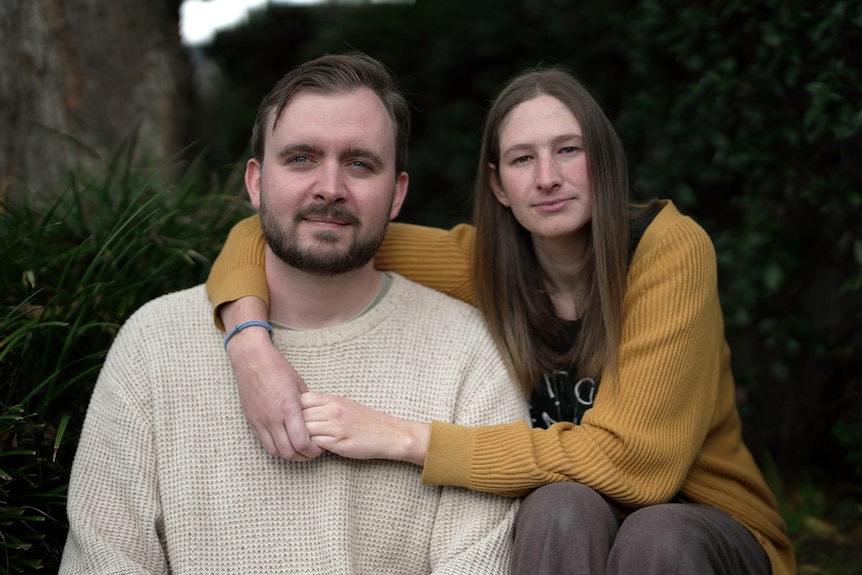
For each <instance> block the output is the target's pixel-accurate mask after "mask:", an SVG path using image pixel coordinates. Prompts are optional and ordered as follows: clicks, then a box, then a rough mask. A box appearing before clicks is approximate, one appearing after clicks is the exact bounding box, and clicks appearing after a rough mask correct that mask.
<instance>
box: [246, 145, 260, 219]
mask: <svg viewBox="0 0 862 575" xmlns="http://www.w3.org/2000/svg"><path fill="white" fill-rule="evenodd" d="M245 189H246V191H247V192H248V199H249V200H251V205H253V206H254V209H256V210H260V162H258V161H257V160H256V159H254V158H251V159H250V160H249V161H248V162H246V164H245Z"/></svg>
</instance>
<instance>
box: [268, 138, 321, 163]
mask: <svg viewBox="0 0 862 575" xmlns="http://www.w3.org/2000/svg"><path fill="white" fill-rule="evenodd" d="M315 152H317V148H315V147H314V146H312V145H311V144H302V143H299V142H297V143H288V144H285V145H284V146H282V147H281V148H280V149H279V150H278V151H277V152H276V153H275V157H277V158H280V159H283V158H286V157H287V156H290V155H291V154H296V153H303V154H312V153H315Z"/></svg>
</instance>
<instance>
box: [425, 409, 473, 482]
mask: <svg viewBox="0 0 862 575" xmlns="http://www.w3.org/2000/svg"><path fill="white" fill-rule="evenodd" d="M475 434H476V428H474V427H464V426H462V425H453V424H451V423H443V422H441V421H432V422H431V439H430V440H429V442H428V452H427V453H426V454H425V466H424V468H423V470H422V483H424V484H426V485H454V486H458V487H469V483H470V461H471V459H472V456H473V437H474V435H475Z"/></svg>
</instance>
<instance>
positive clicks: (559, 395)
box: [530, 209, 658, 428]
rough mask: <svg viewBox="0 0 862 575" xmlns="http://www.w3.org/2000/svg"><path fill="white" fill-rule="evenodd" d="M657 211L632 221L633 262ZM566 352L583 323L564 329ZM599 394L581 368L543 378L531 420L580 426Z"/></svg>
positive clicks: (538, 424)
mask: <svg viewBox="0 0 862 575" xmlns="http://www.w3.org/2000/svg"><path fill="white" fill-rule="evenodd" d="M657 213H658V210H657V209H654V210H653V211H652V212H651V213H649V214H648V215H647V216H645V217H640V218H636V219H632V220H631V222H630V224H629V262H631V258H632V256H633V255H634V252H635V249H636V248H637V246H638V243H639V242H640V239H641V237H642V236H643V234H644V232H645V231H646V229H647V226H649V225H650V223H652V221H653V219H655V216H656V214H657ZM564 330H565V334H564V342H563V343H564V344H565V348H564V349H559V350H557V351H558V353H560V355H564V354H565V351H566V350H568V349H571V348H572V347H573V346H574V345H575V342H576V341H577V339H578V335H579V334H580V332H581V320H576V321H569V322H566V323H565V326H564ZM598 391H599V381H597V380H595V379H593V378H591V377H580V376H578V369H577V365H574V366H571V367H569V368H564V369H558V370H555V371H553V372H552V373H546V374H543V375H542V380H541V381H540V382H539V385H538V386H537V387H536V389H535V390H534V391H533V393H532V395H531V396H530V417H531V419H532V421H533V427H544V428H547V427H550V426H551V425H553V424H555V423H558V422H560V421H569V422H572V423H575V424H580V422H581V419H582V418H583V416H584V413H586V411H587V410H588V409H589V408H591V407H592V406H593V402H594V401H595V399H596V394H597V393H598Z"/></svg>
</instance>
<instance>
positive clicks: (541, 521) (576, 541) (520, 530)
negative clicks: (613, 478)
mask: <svg viewBox="0 0 862 575" xmlns="http://www.w3.org/2000/svg"><path fill="white" fill-rule="evenodd" d="M511 572H512V574H513V575H521V574H525V573H532V574H547V575H550V574H553V575H568V574H572V575H581V574H591V575H602V574H608V575H617V574H620V575H641V574H643V575H653V574H656V575H657V574H659V573H660V574H662V575H671V574H675V573H678V574H697V575H708V574H710V573H715V574H718V575H731V574H734V575H735V574H739V575H743V574H744V575H769V574H770V573H771V572H772V568H771V567H770V564H769V559H768V557H767V556H766V551H764V549H763V547H762V546H761V545H760V543H758V541H757V539H755V538H754V536H753V535H752V534H751V533H750V532H749V531H748V530H747V529H746V528H745V527H744V526H743V525H742V524H741V523H739V522H738V521H736V520H735V519H734V518H732V517H731V516H730V515H728V514H727V513H725V512H724V511H721V510H719V509H715V508H713V507H708V506H706V505H696V504H688V503H665V504H662V505H652V506H650V507H644V508H643V509H639V510H637V511H635V512H634V513H632V514H631V515H629V516H628V517H627V518H626V519H625V520H624V521H622V522H621V521H620V520H619V519H618V518H617V516H616V515H615V514H614V512H613V510H612V509H611V506H610V505H609V504H608V502H607V501H606V500H605V499H604V497H602V496H601V495H599V494H598V493H597V492H596V491H594V490H592V489H590V488H589V487H587V486H585V485H582V484H580V483H574V482H571V483H554V484H550V485H546V486H544V487H540V488H539V489H537V490H535V491H534V492H532V493H531V494H530V495H528V496H527V497H526V498H525V499H524V501H522V502H521V507H520V510H519V511H518V517H517V519H516V520H515V547H514V552H513V556H512V571H511Z"/></svg>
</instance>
